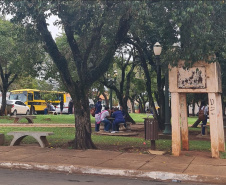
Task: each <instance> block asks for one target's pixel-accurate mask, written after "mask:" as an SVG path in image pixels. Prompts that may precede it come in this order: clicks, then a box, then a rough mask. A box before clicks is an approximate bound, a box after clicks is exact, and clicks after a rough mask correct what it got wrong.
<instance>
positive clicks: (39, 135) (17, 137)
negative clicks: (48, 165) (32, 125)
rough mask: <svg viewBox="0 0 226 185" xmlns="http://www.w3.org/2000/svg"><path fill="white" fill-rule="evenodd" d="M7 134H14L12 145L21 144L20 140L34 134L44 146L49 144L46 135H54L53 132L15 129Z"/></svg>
mask: <svg viewBox="0 0 226 185" xmlns="http://www.w3.org/2000/svg"><path fill="white" fill-rule="evenodd" d="M7 135H12V136H14V138H13V140H12V141H11V143H10V146H16V145H20V142H21V141H22V140H23V139H24V138H25V137H26V136H32V137H33V138H35V139H36V140H37V141H38V143H39V144H40V146H41V147H42V148H44V147H47V146H49V143H48V141H47V139H46V136H49V135H53V132H33V131H15V132H9V133H8V134H7Z"/></svg>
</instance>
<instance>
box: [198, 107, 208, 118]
mask: <svg viewBox="0 0 226 185" xmlns="http://www.w3.org/2000/svg"><path fill="white" fill-rule="evenodd" d="M204 109H205V107H204V108H203V109H202V108H200V110H199V120H200V121H204V120H205V119H206V115H205V114H204Z"/></svg>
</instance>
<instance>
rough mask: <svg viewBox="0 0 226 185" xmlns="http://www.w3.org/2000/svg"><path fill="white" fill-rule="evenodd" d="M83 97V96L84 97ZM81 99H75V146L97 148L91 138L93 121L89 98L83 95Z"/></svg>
mask: <svg viewBox="0 0 226 185" xmlns="http://www.w3.org/2000/svg"><path fill="white" fill-rule="evenodd" d="M82 97H83V98H82ZM82 97H80V98H82V99H80V100H79V101H74V102H73V103H74V105H76V106H74V115H75V140H74V148H76V149H96V146H95V145H94V143H93V142H92V139H91V133H92V129H91V121H90V111H89V99H88V97H84V96H82ZM74 99H75V98H74Z"/></svg>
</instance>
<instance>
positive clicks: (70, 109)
mask: <svg viewBox="0 0 226 185" xmlns="http://www.w3.org/2000/svg"><path fill="white" fill-rule="evenodd" d="M72 110H73V101H72V99H71V100H70V101H69V104H68V114H72V112H73V111H72Z"/></svg>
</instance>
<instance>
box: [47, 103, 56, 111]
mask: <svg viewBox="0 0 226 185" xmlns="http://www.w3.org/2000/svg"><path fill="white" fill-rule="evenodd" d="M55 110H56V109H55V107H54V106H53V105H52V103H50V108H49V111H55Z"/></svg>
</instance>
